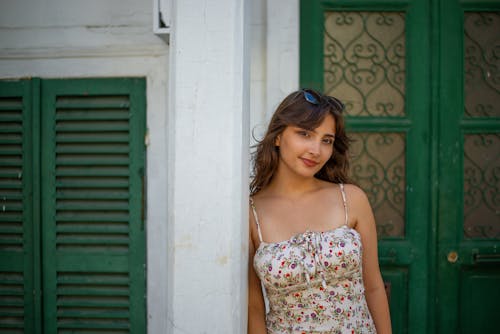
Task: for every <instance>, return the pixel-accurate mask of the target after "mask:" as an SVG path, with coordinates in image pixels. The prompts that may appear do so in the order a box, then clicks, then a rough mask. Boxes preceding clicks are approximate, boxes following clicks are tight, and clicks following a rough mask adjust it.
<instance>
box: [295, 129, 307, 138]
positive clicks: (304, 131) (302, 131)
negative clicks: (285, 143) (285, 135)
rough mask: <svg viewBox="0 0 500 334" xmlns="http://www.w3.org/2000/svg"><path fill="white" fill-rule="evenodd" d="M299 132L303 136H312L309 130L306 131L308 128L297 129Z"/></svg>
mask: <svg viewBox="0 0 500 334" xmlns="http://www.w3.org/2000/svg"><path fill="white" fill-rule="evenodd" d="M297 134H298V135H299V136H302V137H309V136H310V135H309V131H306V130H298V131H297Z"/></svg>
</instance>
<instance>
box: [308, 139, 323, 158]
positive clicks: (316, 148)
mask: <svg viewBox="0 0 500 334" xmlns="http://www.w3.org/2000/svg"><path fill="white" fill-rule="evenodd" d="M320 150H321V142H319V141H316V140H311V142H310V145H309V153H310V154H312V155H314V156H317V155H319V154H320Z"/></svg>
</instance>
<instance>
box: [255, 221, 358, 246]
mask: <svg viewBox="0 0 500 334" xmlns="http://www.w3.org/2000/svg"><path fill="white" fill-rule="evenodd" d="M343 228H347V229H348V230H351V231H354V232H355V233H356V234H358V235H359V232H358V231H356V229H354V228H352V227H350V226H349V225H347V224H343V225H340V226H337V227H335V228H332V229H329V230H326V231H310V230H306V231H304V232H301V233H297V234H294V235H292V236H291V237H290V238H288V239H286V240H281V241H277V242H266V241H261V242H260V244H259V247H257V250H256V251H258V250H259V249H261V248H262V247H266V246H277V245H281V244H284V243H289V242H292V241H293V240H294V239H297V238H300V237H303V236H305V235H306V234H308V233H312V234H332V233H335V232H336V231H338V230H341V229H343Z"/></svg>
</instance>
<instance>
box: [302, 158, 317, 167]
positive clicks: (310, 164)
mask: <svg viewBox="0 0 500 334" xmlns="http://www.w3.org/2000/svg"><path fill="white" fill-rule="evenodd" d="M300 159H301V160H302V161H303V162H304V164H305V165H306V166H307V167H315V166H317V165H318V164H319V162H316V161H313V160H309V159H306V158H300Z"/></svg>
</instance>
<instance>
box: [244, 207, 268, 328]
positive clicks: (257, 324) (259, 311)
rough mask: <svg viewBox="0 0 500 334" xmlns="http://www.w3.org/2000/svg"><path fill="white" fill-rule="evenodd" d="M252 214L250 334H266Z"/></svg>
mask: <svg viewBox="0 0 500 334" xmlns="http://www.w3.org/2000/svg"><path fill="white" fill-rule="evenodd" d="M252 220H253V216H252V212H250V240H249V241H248V252H249V254H248V334H266V333H267V330H266V306H265V303H264V297H263V295H262V288H261V285H260V279H259V277H258V276H257V274H256V273H255V269H254V268H253V256H254V254H255V245H254V242H253V240H254V236H255V233H256V231H255V222H253V221H252Z"/></svg>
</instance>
